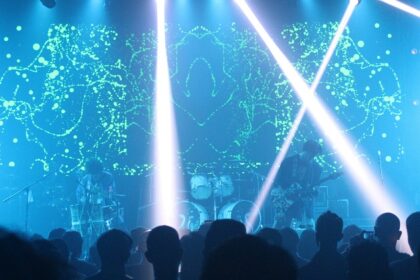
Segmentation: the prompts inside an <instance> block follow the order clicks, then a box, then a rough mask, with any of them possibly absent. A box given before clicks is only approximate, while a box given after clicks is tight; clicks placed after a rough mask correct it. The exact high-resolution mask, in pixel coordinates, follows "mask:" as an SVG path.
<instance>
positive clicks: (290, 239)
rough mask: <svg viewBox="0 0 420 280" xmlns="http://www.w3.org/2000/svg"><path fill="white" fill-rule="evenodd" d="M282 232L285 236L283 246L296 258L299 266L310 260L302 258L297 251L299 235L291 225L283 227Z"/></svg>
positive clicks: (283, 236)
mask: <svg viewBox="0 0 420 280" xmlns="http://www.w3.org/2000/svg"><path fill="white" fill-rule="evenodd" d="M280 234H281V236H282V238H283V248H284V249H285V250H286V251H287V252H288V253H289V254H290V255H291V256H292V257H293V258H294V260H295V262H296V264H297V266H298V267H299V268H300V267H302V266H303V265H305V264H306V263H307V262H308V261H307V260H304V259H303V258H301V257H300V256H299V255H298V253H297V247H298V244H299V235H298V234H297V232H296V231H295V230H293V229H291V228H289V227H285V228H282V229H281V230H280Z"/></svg>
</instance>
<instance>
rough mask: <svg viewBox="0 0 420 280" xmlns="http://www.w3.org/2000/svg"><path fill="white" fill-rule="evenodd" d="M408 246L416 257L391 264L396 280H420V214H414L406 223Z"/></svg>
mask: <svg viewBox="0 0 420 280" xmlns="http://www.w3.org/2000/svg"><path fill="white" fill-rule="evenodd" d="M405 224H406V227H407V235H408V244H409V245H410V248H411V251H413V253H414V255H413V256H411V257H409V258H406V259H403V260H401V261H397V262H394V263H392V264H391V268H392V270H393V272H394V279H395V280H418V279H420V264H419V250H420V212H414V213H412V214H411V215H410V216H408V218H407V220H406V222H405Z"/></svg>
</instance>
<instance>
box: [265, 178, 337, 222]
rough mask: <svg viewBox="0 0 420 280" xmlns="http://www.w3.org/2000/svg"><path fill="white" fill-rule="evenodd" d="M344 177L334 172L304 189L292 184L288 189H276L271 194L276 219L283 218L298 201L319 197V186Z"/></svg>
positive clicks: (297, 184)
mask: <svg viewBox="0 0 420 280" xmlns="http://www.w3.org/2000/svg"><path fill="white" fill-rule="evenodd" d="M341 175H343V173H342V172H334V173H332V174H330V175H328V176H327V177H324V178H322V179H320V180H319V181H318V182H316V183H315V184H312V185H310V186H307V187H304V186H302V185H300V184H299V183H293V184H291V185H290V186H289V187H288V188H287V189H281V188H276V189H274V190H273V191H272V192H271V197H272V202H273V205H274V208H275V215H276V217H282V216H284V215H285V213H286V211H287V210H288V209H289V207H290V206H292V205H293V203H295V202H296V201H298V200H301V199H309V198H313V197H314V196H316V195H317V193H318V191H317V186H319V185H320V184H322V183H324V182H327V181H330V180H335V179H337V178H339V177H340V176H341Z"/></svg>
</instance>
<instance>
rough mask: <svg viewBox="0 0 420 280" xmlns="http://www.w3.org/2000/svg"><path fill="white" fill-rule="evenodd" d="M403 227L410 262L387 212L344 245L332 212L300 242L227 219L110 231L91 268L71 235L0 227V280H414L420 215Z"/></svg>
mask: <svg viewBox="0 0 420 280" xmlns="http://www.w3.org/2000/svg"><path fill="white" fill-rule="evenodd" d="M406 227H407V234H408V241H409V245H410V247H411V250H412V252H413V253H414V255H413V256H411V257H410V256H408V255H407V254H404V253H400V252H398V251H397V250H396V245H397V241H398V240H399V239H400V237H401V235H402V233H401V230H400V221H399V219H398V217H397V216H396V215H394V214H392V213H384V214H382V215H380V216H379V217H377V219H376V222H375V227H374V232H367V233H368V235H366V232H364V231H361V229H360V228H358V227H357V226H355V225H350V226H348V227H347V228H346V229H345V230H344V233H345V238H344V239H343V241H342V242H340V240H341V239H342V238H343V220H342V219H341V218H340V217H339V216H337V215H336V214H335V213H332V212H330V211H327V212H325V213H323V214H321V215H320V216H319V218H318V220H317V222H316V230H315V231H313V230H305V231H303V232H302V233H301V236H300V238H299V235H298V233H297V232H296V231H294V230H293V229H291V228H288V227H286V228H283V229H281V230H277V229H273V228H263V229H261V230H260V231H259V232H258V233H256V234H255V235H248V234H246V230H245V225H244V224H242V223H241V222H238V221H235V220H227V219H226V220H217V221H206V222H205V223H204V224H203V225H202V226H201V227H200V229H199V230H198V231H196V232H191V233H189V234H187V235H185V236H184V237H182V239H181V240H180V238H179V234H178V232H177V231H176V230H175V229H174V228H171V227H169V226H158V227H156V228H153V229H152V230H147V229H144V228H136V229H134V230H133V231H132V232H131V236H132V237H130V235H128V234H126V233H125V232H123V231H121V230H116V229H113V230H109V231H107V232H105V233H103V234H102V235H101V236H100V237H99V238H98V240H97V242H96V244H95V245H94V246H92V247H91V249H90V251H89V260H91V261H92V262H94V263H95V264H96V266H94V265H92V264H90V263H88V262H86V261H84V260H83V259H82V247H83V239H82V236H81V235H80V233H78V232H76V231H68V232H64V233H63V229H54V230H52V231H51V232H50V234H49V235H48V240H46V239H44V238H42V236H40V235H36V234H35V235H32V237H31V238H30V239H28V238H26V237H24V236H23V235H22V236H20V235H18V234H16V233H13V232H10V231H8V230H5V229H0V279H6V280H8V279H11V280H24V279H25V280H26V279H29V280H38V279H40V280H41V279H42V280H83V279H87V280H127V279H134V280H152V279H156V280H177V279H180V280H198V279H201V280H224V279H226V280H227V279H229V280H248V279H252V280H255V279H258V280H284V279H285V280H288V279H290V280H295V279H300V280H344V279H346V280H419V279H420V260H419V257H418V256H419V252H420V212H415V213H412V214H411V215H410V216H409V217H408V218H407V220H406ZM132 240H134V241H135V242H132ZM339 242H340V243H339ZM338 244H340V249H338ZM299 252H301V253H302V254H303V255H305V256H307V257H310V259H309V260H305V259H304V258H302V257H301V255H300V253H299ZM129 259H130V261H131V263H130V264H128V260H129ZM98 268H100V269H99V272H97V271H98ZM92 274H94V275H92ZM86 277H87V278H86Z"/></svg>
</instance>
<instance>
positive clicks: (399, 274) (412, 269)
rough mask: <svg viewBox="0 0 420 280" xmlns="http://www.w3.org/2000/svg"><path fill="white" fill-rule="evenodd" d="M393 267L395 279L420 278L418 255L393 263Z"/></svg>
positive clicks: (413, 279)
mask: <svg viewBox="0 0 420 280" xmlns="http://www.w3.org/2000/svg"><path fill="white" fill-rule="evenodd" d="M391 269H392V272H393V274H394V280H418V279H420V273H419V268H418V258H417V257H416V256H413V257H409V258H407V259H404V260H401V261H397V262H394V263H392V264H391Z"/></svg>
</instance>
